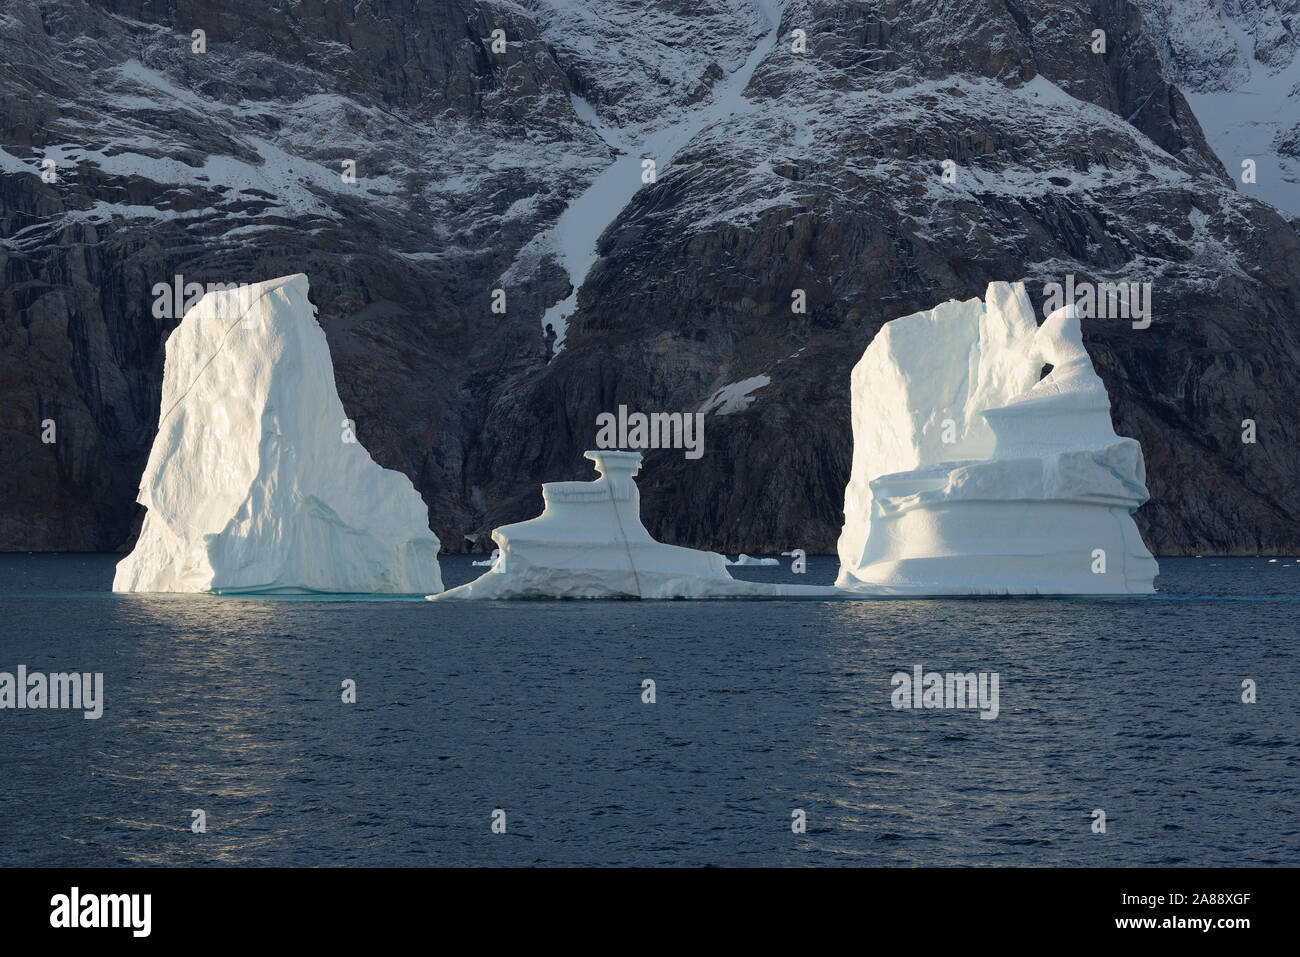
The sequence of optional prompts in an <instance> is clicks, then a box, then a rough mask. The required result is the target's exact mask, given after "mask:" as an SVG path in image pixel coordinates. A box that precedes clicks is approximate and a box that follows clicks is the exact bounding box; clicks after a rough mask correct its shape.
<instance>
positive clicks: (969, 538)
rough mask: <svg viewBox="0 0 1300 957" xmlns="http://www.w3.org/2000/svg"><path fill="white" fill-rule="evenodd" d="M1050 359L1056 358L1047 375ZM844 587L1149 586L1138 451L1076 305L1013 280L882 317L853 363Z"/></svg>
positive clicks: (1075, 590)
mask: <svg viewBox="0 0 1300 957" xmlns="http://www.w3.org/2000/svg"><path fill="white" fill-rule="evenodd" d="M1044 367H1050V368H1049V371H1047V374H1046V375H1045V376H1044V375H1043V372H1044ZM851 389H852V393H851V405H852V427H853V442H854V447H853V465H852V472H851V476H850V480H849V484H848V487H847V488H846V490H845V496H844V528H843V531H842V533H841V535H840V539H839V544H838V551H839V557H840V572H839V577H838V579H837V581H836V584H837V586H839V587H841V588H844V589H848V590H850V591H853V592H855V593H859V594H863V595H876V596H881V595H915V596H921V595H930V596H934V595H1000V594H1002V595H1022V594H1029V595H1035V594H1037V595H1101V594H1141V593H1150V592H1152V591H1153V590H1154V589H1153V585H1152V582H1153V579H1154V578H1155V576H1156V574H1157V573H1158V568H1157V565H1156V562H1155V559H1154V558H1152V556H1151V553H1150V552H1149V551H1148V550H1147V548H1146V546H1145V545H1144V544H1143V542H1142V538H1141V535H1140V534H1139V533H1138V530H1137V526H1136V524H1135V523H1134V522H1133V518H1132V514H1133V512H1134V511H1136V510H1137V508H1138V507H1139V506H1140V505H1141V504H1142V503H1143V502H1145V501H1146V500H1147V498H1148V497H1149V493H1148V492H1147V488H1146V484H1145V483H1146V471H1145V465H1144V463H1143V459H1142V449H1141V447H1140V446H1139V445H1138V443H1137V442H1136V441H1135V440H1133V439H1131V438H1121V437H1119V436H1117V435H1116V434H1115V431H1114V428H1113V427H1112V425H1111V420H1110V400H1109V399H1108V397H1107V395H1106V389H1105V386H1104V385H1103V383H1102V381H1101V379H1100V378H1099V377H1098V376H1097V374H1096V372H1095V371H1094V370H1093V368H1092V362H1091V360H1090V359H1089V357H1088V353H1087V350H1086V349H1085V348H1084V346H1083V336H1082V331H1081V329H1080V325H1079V317H1078V314H1077V313H1076V311H1075V308H1074V306H1073V305H1070V306H1066V307H1065V308H1063V309H1059V310H1057V311H1056V312H1054V313H1052V314H1051V315H1050V316H1048V318H1047V319H1046V320H1045V321H1044V323H1043V325H1042V326H1041V327H1040V326H1038V325H1037V324H1036V323H1035V321H1034V312H1033V309H1032V307H1031V305H1030V303H1029V299H1028V297H1027V296H1026V294H1025V289H1024V285H1023V284H1022V283H1015V284H1009V283H1002V282H995V283H991V284H990V285H989V286H988V290H987V293H986V295H985V299H984V301H980V300H979V299H971V300H968V301H966V302H957V301H955V300H954V301H949V302H946V303H943V304H942V305H940V306H937V307H935V308H934V309H931V310H929V311H928V312H921V313H916V314H914V315H910V316H904V317H903V318H901V319H895V320H893V321H891V322H888V323H886V324H885V325H884V326H883V327H882V328H881V330H880V332H879V333H878V334H877V335H876V337H875V338H874V339H873V340H872V342H871V344H870V345H869V346H868V347H867V349H866V351H865V352H864V353H863V355H862V358H861V360H860V361H859V362H858V363H857V365H856V366H855V367H854V369H853V374H852V379H851Z"/></svg>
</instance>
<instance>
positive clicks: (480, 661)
mask: <svg viewBox="0 0 1300 957" xmlns="http://www.w3.org/2000/svg"><path fill="white" fill-rule="evenodd" d="M118 557H119V556H115V555H92V556H87V555H5V556H0V621H3V625H2V626H0V627H2V630H0V635H3V637H2V638H0V671H6V672H11V673H12V672H14V670H15V669H16V667H17V666H18V665H26V666H27V669H28V671H29V672H35V671H41V672H56V671H81V672H103V674H104V688H105V691H104V696H105V703H104V713H103V717H102V718H99V719H98V720H85V719H84V718H83V717H82V714H81V712H79V711H53V710H0V831H3V833H4V835H5V841H4V845H3V846H4V850H3V860H2V863H3V864H5V865H10V866H13V865H32V864H35V865H41V864H64V865H92V866H94V865H131V864H140V865H164V864H175V865H207V864H216V865H223V864H225V865H262V864H278V865H309V866H311V865H475V864H492V865H533V864H540V865H588V864H594V865H601V864H626V865H661V864H676V865H702V864H723V865H811V864H816V865H1114V866H1137V865H1238V866H1240V865H1254V864H1264V865H1283V864H1290V865H1294V864H1296V863H1300V853H1297V852H1298V851H1300V824H1298V822H1297V813H1298V812H1297V808H1298V807H1300V717H1298V715H1297V697H1296V694H1295V689H1296V688H1297V687H1300V667H1298V666H1297V657H1296V641H1297V637H1296V621H1297V618H1298V617H1300V604H1297V599H1298V598H1300V564H1298V563H1297V562H1296V560H1295V559H1294V558H1288V559H1279V560H1277V561H1275V562H1269V561H1268V560H1267V559H1224V558H1206V559H1199V560H1198V559H1161V561H1160V566H1161V573H1162V574H1161V576H1160V578H1159V579H1157V587H1158V588H1159V589H1160V590H1161V593H1160V594H1159V595H1158V596H1156V597H1154V598H1143V599H1110V600H1085V599H1079V600H1063V599H1048V598H1041V599H975V600H931V601H867V602H829V601H828V602H823V601H701V602H635V601H626V602H618V601H609V602H584V601H568V602H539V601H535V602H518V603H484V604H476V603H463V604H462V603H431V602H425V601H421V600H406V601H373V600H347V599H340V598H337V597H328V596H314V597H313V598H310V599H298V600H292V599H288V600H287V599H272V598H232V597H207V596H192V595H184V596H140V595H113V594H111V593H109V592H108V588H109V585H110V583H111V581H112V570H113V564H114V562H115V561H116V560H117V558H118ZM782 564H783V567H781V568H763V567H738V568H734V569H733V573H734V574H735V575H736V576H737V577H746V578H753V579H757V580H777V581H791V582H802V583H807V584H828V583H830V581H831V580H832V579H833V577H834V572H835V561H834V559H833V558H829V557H823V558H818V557H814V558H812V559H810V563H809V572H808V574H806V575H800V576H795V575H791V574H790V572H789V560H788V559H783V560H782ZM443 570H444V578H445V579H446V583H447V585H448V587H450V586H452V585H456V584H460V583H462V582H464V581H467V580H469V579H470V578H472V577H474V576H475V575H477V574H479V573H480V572H481V571H483V569H480V568H472V567H470V565H469V557H467V556H451V557H444V559H443ZM914 665H921V666H923V668H924V669H925V670H927V671H929V670H935V671H944V672H946V671H962V672H967V671H985V672H997V673H998V675H999V679H1000V680H999V699H1000V700H999V714H998V716H997V718H996V719H995V720H981V718H980V716H979V712H978V711H976V710H896V709H895V708H894V707H893V706H892V704H891V692H892V690H893V689H892V686H891V681H890V679H891V676H892V675H893V674H895V673H896V672H900V671H902V672H911V670H912V668H913V666H914ZM647 678H649V679H652V680H653V681H654V682H655V703H653V704H647V703H643V701H642V695H643V685H642V682H643V680H644V679H647ZM345 679H352V680H354V681H355V682H356V688H357V701H356V703H355V704H344V703H343V702H342V701H341V687H342V683H343V682H344V680H345ZM1244 679H1253V680H1254V681H1255V682H1256V683H1257V686H1258V703H1256V704H1243V703H1242V700H1241V695H1242V681H1243V680H1244ZM200 808H201V809H203V810H204V811H205V812H206V822H207V831H206V833H202V834H196V833H193V832H192V831H191V828H190V824H191V820H192V811H193V810H195V809H200ZM498 808H500V809H503V810H504V811H505V812H506V822H507V830H506V833H505V834H494V833H493V832H492V830H491V823H492V814H493V811H494V810H495V809H498ZM796 809H800V810H803V811H804V812H805V814H806V819H807V831H806V833H802V834H797V833H793V832H792V829H791V821H792V813H793V812H794V811H795V810H796ZM1096 809H1102V810H1104V811H1105V814H1106V833H1105V834H1097V833H1093V830H1092V824H1093V812H1094V810H1096Z"/></svg>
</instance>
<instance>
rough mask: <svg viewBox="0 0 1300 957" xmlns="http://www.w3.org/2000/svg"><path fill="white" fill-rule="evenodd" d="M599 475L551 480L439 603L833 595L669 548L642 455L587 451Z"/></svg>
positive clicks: (692, 551) (439, 597)
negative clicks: (492, 556) (654, 524)
mask: <svg viewBox="0 0 1300 957" xmlns="http://www.w3.org/2000/svg"><path fill="white" fill-rule="evenodd" d="M585 454H586V457H587V458H589V459H591V460H592V461H593V462H594V463H595V465H596V471H597V472H599V473H600V477H599V478H597V479H596V480H595V481H592V482H548V483H546V484H545V485H543V486H542V499H543V501H544V502H545V508H544V509H543V511H542V514H541V515H539V516H538V517H537V518H534V519H531V520H529V521H527V522H520V523H518V524H516V525H506V526H503V527H501V528H497V529H494V530H493V532H492V539H493V540H494V541H495V542H496V543H497V546H498V548H499V556H500V557H499V559H498V561H497V562H496V564H495V565H494V566H493V567H492V569H491V570H490V571H488V572H486V573H485V574H483V575H482V576H481V577H479V578H478V579H477V580H475V581H472V582H470V583H469V584H466V585H462V586H460V587H459V588H453V589H451V590H449V591H446V592H443V593H442V594H441V595H430V596H429V597H430V598H431V599H434V600H440V601H441V600H447V599H452V600H456V599H481V600H490V599H499V598H740V597H760V598H761V597H777V596H783V597H796V596H811V595H826V594H830V593H832V592H833V589H829V588H817V587H815V586H797V585H775V584H766V583H758V582H745V581H737V580H736V579H734V578H732V577H731V575H730V573H729V572H728V571H727V569H726V559H725V558H724V557H723V556H722V555H718V554H715V553H713V552H704V551H697V550H695V549H692V548H680V547H678V546H676V545H665V544H663V543H662V542H657V541H655V540H654V539H653V538H651V537H650V533H649V532H647V531H646V529H645V526H644V525H642V524H641V493H640V491H639V490H638V489H637V487H636V481H635V476H636V473H637V471H638V470H639V469H640V467H641V453H640V452H618V451H596V452H587V453H585Z"/></svg>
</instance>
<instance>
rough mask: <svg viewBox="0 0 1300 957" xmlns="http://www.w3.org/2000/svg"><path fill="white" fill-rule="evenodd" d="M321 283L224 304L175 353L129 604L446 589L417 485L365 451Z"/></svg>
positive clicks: (195, 325) (121, 577) (147, 481)
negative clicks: (138, 599) (340, 385)
mask: <svg viewBox="0 0 1300 957" xmlns="http://www.w3.org/2000/svg"><path fill="white" fill-rule="evenodd" d="M314 317H315V307H314V306H313V305H312V304H311V303H310V302H309V301H308V298H307V277H306V276H303V275H296V276H288V277H285V278H281V279H275V280H272V281H270V282H264V283H259V284H255V285H249V286H242V287H239V288H237V289H226V290H218V291H210V292H208V294H207V295H205V296H204V297H203V298H202V299H201V300H200V301H199V302H198V303H196V304H195V305H194V306H193V307H192V308H190V309H189V310H188V311H187V312H186V314H185V318H184V319H183V321H182V322H181V323H180V325H178V326H177V327H176V329H175V331H173V332H172V334H171V336H170V337H169V338H168V340H167V346H166V364H165V368H164V372H163V386H162V409H161V413H160V416H161V417H160V420H159V424H158V434H157V437H156V438H155V440H154V444H153V449H152V451H151V453H150V455H149V462H148V465H147V466H146V467H145V472H144V477H143V478H142V479H141V482H140V494H139V497H138V501H139V502H140V504H142V505H144V506H145V507H146V508H147V509H148V513H147V514H146V515H145V519H144V525H143V528H142V529H141V532H140V537H139V540H138V541H137V543H136V546H135V549H134V550H133V551H132V552H131V554H130V555H128V556H127V557H126V558H125V559H123V560H122V561H121V562H120V563H119V564H118V566H117V574H116V576H115V578H114V580H113V590H114V591H132V592H167V591H184V592H294V591H307V592H389V593H424V592H428V591H437V590H439V589H441V588H442V577H441V574H440V571H439V568H438V559H437V554H438V545H439V543H438V539H437V537H436V536H435V535H434V534H433V533H432V532H430V531H429V527H428V513H427V509H426V507H425V503H424V501H423V500H422V499H421V498H420V495H419V493H418V492H416V490H415V488H414V487H413V486H412V485H411V482H410V480H409V479H407V478H406V476H404V475H402V474H401V473H399V472H394V471H390V470H388V469H384V468H381V467H380V466H379V465H377V464H376V463H375V462H374V461H373V460H372V459H371V458H370V455H369V453H367V452H366V450H365V449H364V448H363V447H362V446H361V445H360V444H359V443H358V442H357V441H356V438H355V434H354V431H353V428H352V423H351V421H350V420H348V418H347V416H346V414H345V413H344V411H343V404H342V402H341V401H340V400H339V396H338V392H337V390H336V388H335V384H334V369H333V366H332V364H331V362H330V352H329V345H328V344H327V342H326V340H325V333H324V332H323V331H322V330H321V328H320V326H319V325H318V324H317V323H316V320H315V318H314Z"/></svg>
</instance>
